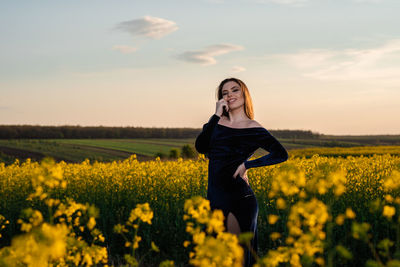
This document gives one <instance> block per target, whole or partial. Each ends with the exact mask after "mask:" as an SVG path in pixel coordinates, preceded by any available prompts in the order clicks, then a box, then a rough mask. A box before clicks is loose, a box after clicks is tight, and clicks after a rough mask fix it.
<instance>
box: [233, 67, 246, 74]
mask: <svg viewBox="0 0 400 267" xmlns="http://www.w3.org/2000/svg"><path fill="white" fill-rule="evenodd" d="M245 70H246V68H244V67H242V66H233V67H232V68H231V72H235V73H236V72H242V71H245Z"/></svg>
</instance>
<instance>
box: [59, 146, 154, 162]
mask: <svg viewBox="0 0 400 267" xmlns="http://www.w3.org/2000/svg"><path fill="white" fill-rule="evenodd" d="M61 145H63V146H72V147H82V148H85V149H86V150H89V151H93V152H102V153H107V154H110V155H113V156H117V157H123V158H128V157H130V156H131V155H133V154H136V158H137V159H138V160H139V161H146V160H152V159H154V158H155V157H150V156H146V155H142V154H138V153H131V152H126V151H121V150H118V149H113V148H101V147H95V146H90V145H81V144H61Z"/></svg>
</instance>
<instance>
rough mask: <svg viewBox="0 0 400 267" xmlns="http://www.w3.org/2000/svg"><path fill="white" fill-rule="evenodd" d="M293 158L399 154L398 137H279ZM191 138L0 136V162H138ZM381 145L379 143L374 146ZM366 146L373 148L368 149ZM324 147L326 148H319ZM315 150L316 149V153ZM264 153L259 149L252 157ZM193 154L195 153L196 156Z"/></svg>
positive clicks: (177, 147) (178, 145) (164, 151)
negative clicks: (18, 137)
mask: <svg viewBox="0 0 400 267" xmlns="http://www.w3.org/2000/svg"><path fill="white" fill-rule="evenodd" d="M278 140H279V141H280V142H281V143H282V145H283V146H284V147H285V148H286V149H287V150H288V151H290V152H291V155H292V157H297V156H300V157H301V156H305V157H311V156H312V155H314V154H316V153H317V152H318V154H319V155H327V156H346V155H354V156H359V155H362V154H364V155H366V156H368V155H373V153H378V154H385V153H389V154H391V155H400V149H399V146H394V145H391V146H389V144H398V143H399V142H400V141H399V140H400V137H399V136H370V137H369V136H342V137H340V136H326V137H324V138H323V139H298V138H297V139H294V138H290V139H289V138H287V139H285V138H278ZM194 142H195V139H194V138H187V139H157V138H136V139H3V140H0V162H4V163H6V164H7V165H8V164H12V163H13V162H14V161H15V159H17V158H18V159H20V160H24V159H27V158H30V159H31V160H32V161H40V160H41V159H42V158H44V157H46V156H49V157H52V158H54V159H55V160H56V161H61V160H63V161H65V162H68V163H79V162H82V161H84V160H85V159H89V160H90V161H91V162H93V161H96V160H97V161H101V162H111V161H114V160H123V159H126V158H128V157H129V156H131V155H132V154H135V155H136V157H137V159H138V160H140V161H146V160H154V159H155V158H156V153H163V154H164V155H168V153H169V151H170V150H171V149H177V150H180V149H181V148H182V146H184V145H190V146H191V147H193V148H194ZM378 144H382V145H381V146H377V145H378ZM369 146H371V147H372V149H371V148H369ZM322 147H324V148H325V150H321V148H322ZM316 151H317V152H316ZM265 153H266V152H265V151H264V150H262V149H259V150H257V151H256V152H255V154H254V156H261V155H263V154H265ZM195 157H196V156H195Z"/></svg>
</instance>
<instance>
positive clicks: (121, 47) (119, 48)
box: [112, 45, 138, 54]
mask: <svg viewBox="0 0 400 267" xmlns="http://www.w3.org/2000/svg"><path fill="white" fill-rule="evenodd" d="M112 50H117V51H119V52H121V53H123V54H129V53H133V52H136V51H137V50H138V48H136V47H132V46H128V45H114V46H113V47H112Z"/></svg>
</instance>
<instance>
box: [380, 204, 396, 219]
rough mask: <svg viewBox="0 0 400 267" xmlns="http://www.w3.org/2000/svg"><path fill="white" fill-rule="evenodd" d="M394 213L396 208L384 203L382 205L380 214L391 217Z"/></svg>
mask: <svg viewBox="0 0 400 267" xmlns="http://www.w3.org/2000/svg"><path fill="white" fill-rule="evenodd" d="M395 213H396V209H395V208H394V207H392V206H388V205H385V206H384V207H383V212H382V215H383V216H385V217H387V218H388V219H391V218H392V217H393V215H395Z"/></svg>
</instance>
